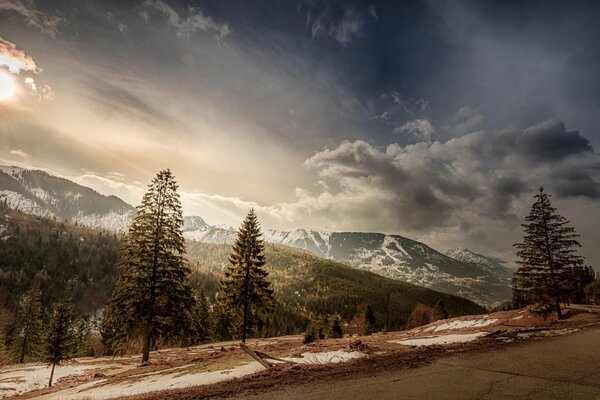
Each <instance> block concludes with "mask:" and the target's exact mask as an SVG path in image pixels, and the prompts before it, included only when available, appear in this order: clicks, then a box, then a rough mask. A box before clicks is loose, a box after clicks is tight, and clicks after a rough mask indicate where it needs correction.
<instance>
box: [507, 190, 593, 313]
mask: <svg viewBox="0 0 600 400" xmlns="http://www.w3.org/2000/svg"><path fill="white" fill-rule="evenodd" d="M522 226H523V227H524V228H525V236H524V238H523V242H521V243H517V244H515V247H516V248H517V249H518V251H517V256H518V257H519V260H518V261H517V263H518V264H519V268H518V269H517V271H516V272H515V274H514V277H513V299H514V301H515V303H517V305H518V306H522V305H525V304H534V303H538V304H546V305H549V306H552V307H553V308H555V310H556V315H557V317H558V318H559V319H560V318H562V313H561V310H560V301H561V298H562V297H563V296H564V295H568V296H570V294H571V292H572V291H573V288H574V287H575V286H576V285H575V284H574V281H575V280H576V273H575V272H576V271H577V270H578V269H579V268H581V266H582V264H583V258H582V257H580V256H578V255H577V254H576V248H577V247H581V244H579V242H578V241H577V238H578V237H579V235H577V234H576V233H575V229H573V228H572V227H571V226H569V221H567V220H566V219H565V218H564V217H563V216H562V215H559V214H557V213H556V208H554V207H552V205H551V204H550V196H549V195H548V194H547V193H546V192H545V191H544V188H543V187H540V190H539V193H538V194H536V195H535V201H534V203H533V205H532V206H531V211H530V213H529V215H528V216H527V217H526V223H524V224H522Z"/></svg>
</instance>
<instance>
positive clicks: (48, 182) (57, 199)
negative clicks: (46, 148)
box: [0, 166, 135, 232]
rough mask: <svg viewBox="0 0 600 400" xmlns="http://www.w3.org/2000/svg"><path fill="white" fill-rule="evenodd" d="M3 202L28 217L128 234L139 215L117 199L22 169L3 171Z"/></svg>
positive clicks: (0, 172) (0, 187)
mask: <svg viewBox="0 0 600 400" xmlns="http://www.w3.org/2000/svg"><path fill="white" fill-rule="evenodd" d="M0 200H4V201H6V202H7V204H8V205H9V207H11V208H13V209H16V210H19V211H22V212H24V213H27V214H32V215H38V216H43V217H55V218H57V219H59V220H61V221H65V222H71V223H78V224H80V225H85V226H89V227H95V228H103V229H108V230H111V231H114V232H123V231H125V230H126V229H127V227H128V226H129V223H130V222H131V218H132V217H133V215H135V208H134V207H132V206H131V205H129V204H127V203H126V202H124V201H123V200H121V199H120V198H118V197H116V196H104V195H102V194H100V193H98V192H96V191H95V190H93V189H90V188H88V187H85V186H81V185H78V184H76V183H75V182H72V181H70V180H68V179H64V178H59V177H56V176H53V175H50V174H48V173H46V172H44V171H37V170H28V169H23V168H19V167H6V166H2V167H0Z"/></svg>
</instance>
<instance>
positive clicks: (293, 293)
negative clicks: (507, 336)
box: [187, 242, 484, 329]
mask: <svg viewBox="0 0 600 400" xmlns="http://www.w3.org/2000/svg"><path fill="white" fill-rule="evenodd" d="M187 248H188V254H189V257H190V259H191V260H195V261H198V263H200V264H201V265H202V266H203V267H205V268H207V269H209V270H211V271H216V272H219V273H220V272H222V271H223V269H224V268H225V267H226V266H227V265H228V261H227V257H228V255H229V252H230V246H229V245H224V244H221V245H219V244H207V243H201V242H188V245H187ZM266 256H267V269H268V270H269V277H270V279H271V280H272V282H273V284H274V287H275V291H276V294H277V296H278V298H279V300H281V301H282V302H283V303H284V304H286V305H287V306H289V307H292V308H295V309H299V310H304V311H308V312H309V313H316V314H322V315H327V314H335V313H339V314H340V315H341V317H342V318H343V319H345V320H347V321H349V320H350V319H352V317H353V316H355V315H357V314H360V313H362V312H364V310H365V309H366V306H367V304H369V305H371V307H372V308H373V310H374V311H375V313H376V317H377V321H378V325H379V326H378V327H379V328H380V329H381V328H384V327H385V328H387V329H402V328H403V326H404V324H405V322H406V320H407V318H408V315H409V314H410V312H411V311H412V309H413V308H414V306H415V305H416V304H418V303H425V304H429V305H433V304H435V303H436V302H437V301H438V300H440V299H441V300H442V301H443V302H444V304H445V306H446V309H447V310H448V312H449V313H450V314H451V315H452V316H459V315H464V314H477V313H482V312H484V310H483V309H482V308H481V307H480V306H478V305H476V304H474V303H472V302H471V301H469V300H466V299H463V298H460V297H456V296H453V295H449V294H445V293H440V292H437V291H434V290H431V289H427V288H424V287H419V286H416V285H412V284H410V283H405V282H401V281H398V280H394V279H389V278H385V277H382V276H380V275H377V274H374V273H371V272H368V271H361V270H357V269H354V268H351V267H349V266H347V265H344V264H341V263H338V262H335V261H332V260H327V259H324V258H321V257H317V256H315V255H312V254H310V253H308V252H305V251H302V250H299V249H294V248H291V247H287V246H281V245H274V244H267V245H266Z"/></svg>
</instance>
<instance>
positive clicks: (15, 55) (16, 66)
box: [0, 37, 41, 74]
mask: <svg viewBox="0 0 600 400" xmlns="http://www.w3.org/2000/svg"><path fill="white" fill-rule="evenodd" d="M0 67H6V68H7V69H8V70H9V71H10V72H11V73H13V74H19V73H20V72H21V71H29V72H33V73H36V74H37V73H40V72H41V69H40V68H39V67H38V66H37V64H36V63H35V61H34V60H33V57H31V56H30V55H29V54H27V53H26V52H24V51H23V50H19V49H17V46H16V45H15V44H14V43H12V42H9V41H8V40H4V39H3V38H2V37H0Z"/></svg>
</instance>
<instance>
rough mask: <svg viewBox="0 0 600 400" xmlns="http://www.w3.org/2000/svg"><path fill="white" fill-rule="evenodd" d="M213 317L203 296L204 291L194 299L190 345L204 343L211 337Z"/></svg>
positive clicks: (206, 299)
mask: <svg viewBox="0 0 600 400" xmlns="http://www.w3.org/2000/svg"><path fill="white" fill-rule="evenodd" d="M213 326H214V321H213V316H212V312H211V309H210V303H209V301H208V298H207V297H206V295H205V294H204V289H203V290H202V291H201V292H200V294H199V295H198V297H197V298H196V302H195V306H194V310H193V313H192V332H191V337H190V339H191V340H188V342H191V343H192V344H197V343H206V342H208V341H209V340H210V339H211V338H212V337H213Z"/></svg>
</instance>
